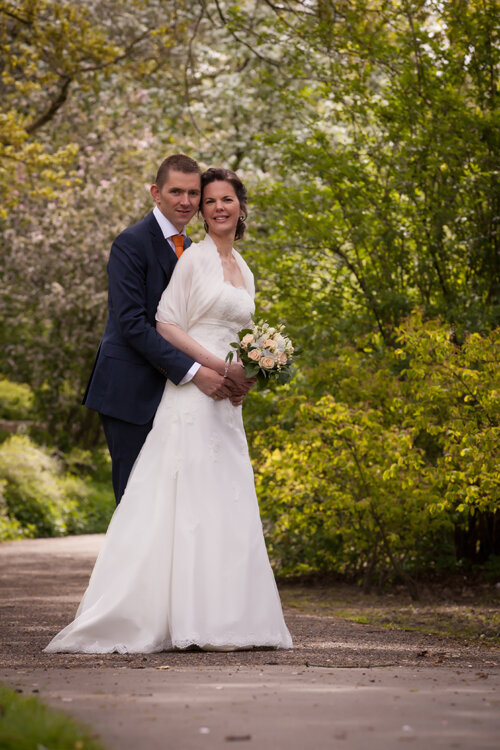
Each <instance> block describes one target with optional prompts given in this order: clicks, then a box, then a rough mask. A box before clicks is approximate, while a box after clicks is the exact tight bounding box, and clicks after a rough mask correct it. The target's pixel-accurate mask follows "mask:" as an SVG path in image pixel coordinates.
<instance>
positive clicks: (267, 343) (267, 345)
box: [264, 339, 276, 351]
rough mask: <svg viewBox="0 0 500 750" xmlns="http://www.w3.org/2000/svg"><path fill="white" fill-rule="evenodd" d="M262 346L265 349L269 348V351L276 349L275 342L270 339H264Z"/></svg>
mask: <svg viewBox="0 0 500 750" xmlns="http://www.w3.org/2000/svg"><path fill="white" fill-rule="evenodd" d="M264 347H265V348H266V349H271V351H274V350H275V349H276V342H275V341H273V340H272V339H267V341H264Z"/></svg>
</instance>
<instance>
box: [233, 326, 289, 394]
mask: <svg viewBox="0 0 500 750" xmlns="http://www.w3.org/2000/svg"><path fill="white" fill-rule="evenodd" d="M238 338H239V341H237V342H233V343H232V344H231V346H232V347H234V349H236V352H237V354H238V356H239V358H240V360H241V363H242V364H243V367H244V368H245V375H246V376H247V378H253V377H257V379H258V380H259V381H261V382H262V383H267V382H268V381H270V380H276V381H277V382H278V383H288V381H289V380H290V378H291V377H292V371H291V364H292V361H293V355H294V351H295V350H294V348H293V346H292V342H291V340H290V339H289V338H288V336H286V335H285V326H284V325H279V326H276V327H275V328H273V327H271V326H270V325H269V323H266V322H264V321H263V320H261V321H260V322H259V323H254V325H253V327H252V328H244V329H243V330H242V331H240V332H239V333H238ZM234 354H235V353H234V352H229V354H228V355H227V357H226V362H228V363H229V364H230V363H231V362H232V360H233V357H234Z"/></svg>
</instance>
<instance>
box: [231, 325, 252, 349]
mask: <svg viewBox="0 0 500 750" xmlns="http://www.w3.org/2000/svg"><path fill="white" fill-rule="evenodd" d="M247 333H253V330H252V329H251V328H243V329H242V330H241V331H238V336H239V337H240V341H241V339H242V338H243V336H246V335H247ZM231 346H232V344H231Z"/></svg>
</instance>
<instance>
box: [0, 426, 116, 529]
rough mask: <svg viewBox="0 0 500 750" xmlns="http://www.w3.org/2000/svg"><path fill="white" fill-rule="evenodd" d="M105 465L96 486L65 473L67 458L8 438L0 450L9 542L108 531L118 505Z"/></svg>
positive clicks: (24, 440)
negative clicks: (12, 539)
mask: <svg viewBox="0 0 500 750" xmlns="http://www.w3.org/2000/svg"><path fill="white" fill-rule="evenodd" d="M99 460H100V461H101V462H102V463H103V466H101V468H100V474H99V473H98V474H97V479H96V480H94V481H92V480H91V478H90V477H89V475H88V474H87V475H85V477H84V478H82V477H81V476H77V475H75V474H72V473H70V472H68V471H67V470H65V467H64V465H63V462H62V460H61V459H59V458H57V457H55V456H54V455H52V454H50V453H49V452H48V451H47V450H46V449H44V448H41V447H40V446H38V445H36V444H35V443H34V442H33V441H32V440H30V439H29V438H28V437H26V436H23V435H13V436H11V437H10V438H8V439H7V440H6V441H5V442H4V443H2V444H1V445H0V481H1V482H2V485H3V508H4V513H3V518H4V519H5V518H7V519H8V520H7V521H6V530H5V531H4V535H5V536H4V538H12V537H13V536H14V537H15V536H21V535H24V536H60V535H63V534H78V533H95V532H101V531H105V529H106V527H107V524H108V522H109V518H110V516H111V513H112V511H113V507H114V503H113V498H112V491H111V488H110V486H109V482H106V475H105V463H104V459H103V458H101V459H99ZM87 468H88V471H89V472H90V471H91V470H92V464H90V465H89V466H88V467H87ZM0 528H1V527H0ZM9 529H10V531H9Z"/></svg>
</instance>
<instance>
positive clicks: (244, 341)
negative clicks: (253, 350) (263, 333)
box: [241, 333, 255, 349]
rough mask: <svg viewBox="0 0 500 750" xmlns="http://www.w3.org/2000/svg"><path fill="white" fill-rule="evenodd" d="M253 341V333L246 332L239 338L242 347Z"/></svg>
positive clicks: (245, 347) (246, 346)
mask: <svg viewBox="0 0 500 750" xmlns="http://www.w3.org/2000/svg"><path fill="white" fill-rule="evenodd" d="M254 341H255V336H254V335H253V333H246V334H245V335H244V336H243V338H242V339H241V346H242V347H243V348H244V349H247V348H248V345H249V344H253V342H254Z"/></svg>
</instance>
